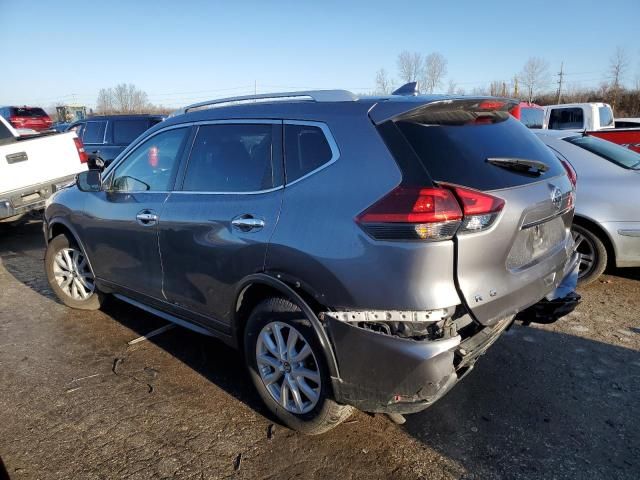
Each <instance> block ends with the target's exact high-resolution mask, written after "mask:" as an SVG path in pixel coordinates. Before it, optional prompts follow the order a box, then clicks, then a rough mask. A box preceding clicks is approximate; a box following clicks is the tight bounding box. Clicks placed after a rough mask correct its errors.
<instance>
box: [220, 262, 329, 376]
mask: <svg viewBox="0 0 640 480" xmlns="http://www.w3.org/2000/svg"><path fill="white" fill-rule="evenodd" d="M299 290H300V289H299ZM273 296H280V297H284V298H286V299H287V300H290V301H291V302H293V303H294V304H296V305H297V306H298V308H300V310H302V313H304V314H305V316H306V317H307V319H308V320H309V322H310V323H311V326H312V328H313V330H314V331H315V333H316V335H317V337H318V341H319V342H320V346H321V347H322V349H323V351H324V354H325V358H326V359H327V367H328V368H329V373H330V375H331V377H333V378H339V372H338V363H337V360H336V357H335V354H334V351H333V348H332V346H331V342H330V340H329V336H328V335H327V332H326V330H325V329H324V327H323V326H322V322H320V320H319V319H318V315H317V313H316V312H318V311H320V310H319V309H320V308H321V305H319V304H317V302H315V301H314V300H313V296H312V295H310V294H309V293H308V292H305V291H303V290H300V291H296V290H294V289H293V288H292V286H290V285H288V284H287V283H285V282H283V281H282V280H280V279H278V278H275V277H272V276H271V275H267V274H265V273H256V274H253V275H249V276H248V277H246V278H245V279H244V280H243V282H242V283H241V284H240V286H239V287H238V289H237V292H236V295H235V302H234V305H233V321H232V326H231V328H232V332H233V333H232V335H233V337H234V338H235V340H236V342H238V345H242V344H243V340H242V339H243V335H244V326H245V324H246V320H247V318H248V316H249V314H250V313H251V311H252V310H253V308H254V307H255V306H256V305H257V304H258V303H259V302H260V301H262V300H264V299H266V298H269V297H273Z"/></svg>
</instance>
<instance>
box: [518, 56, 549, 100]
mask: <svg viewBox="0 0 640 480" xmlns="http://www.w3.org/2000/svg"><path fill="white" fill-rule="evenodd" d="M519 80H520V83H521V84H522V86H523V87H524V90H525V92H526V94H527V100H528V101H529V102H533V98H534V97H535V95H536V94H537V93H538V92H539V91H540V90H541V89H542V88H544V87H545V86H546V85H547V84H548V83H549V65H548V64H547V62H546V61H545V60H543V59H542V58H539V57H531V58H529V60H527V63H525V64H524V67H523V68H522V71H521V72H520V75H519Z"/></svg>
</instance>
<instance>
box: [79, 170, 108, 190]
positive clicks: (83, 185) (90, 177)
mask: <svg viewBox="0 0 640 480" xmlns="http://www.w3.org/2000/svg"><path fill="white" fill-rule="evenodd" d="M76 185H77V186H78V190H80V191H81V192H99V191H100V190H102V178H101V175H100V170H87V171H86V172H80V173H79V174H78V175H77V176H76Z"/></svg>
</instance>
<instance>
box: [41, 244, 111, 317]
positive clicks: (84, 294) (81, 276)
mask: <svg viewBox="0 0 640 480" xmlns="http://www.w3.org/2000/svg"><path fill="white" fill-rule="evenodd" d="M44 262H45V269H46V272H47V280H48V281H49V286H50V287H51V289H52V290H53V291H54V293H55V294H56V296H57V297H58V298H59V299H60V301H62V303H64V304H65V305H67V306H68V307H71V308H77V309H81V310H97V309H98V308H100V305H101V304H102V301H103V294H102V293H101V292H99V291H98V290H97V288H96V284H95V279H94V276H93V272H92V271H91V267H90V266H89V262H88V261H87V257H86V256H85V254H84V253H83V252H82V250H81V249H80V247H79V246H78V245H77V244H76V243H75V242H74V241H73V240H71V239H69V238H68V237H67V236H66V235H64V234H61V235H58V236H56V237H55V238H53V239H52V240H51V241H50V242H49V245H47V252H46V254H45V257H44Z"/></svg>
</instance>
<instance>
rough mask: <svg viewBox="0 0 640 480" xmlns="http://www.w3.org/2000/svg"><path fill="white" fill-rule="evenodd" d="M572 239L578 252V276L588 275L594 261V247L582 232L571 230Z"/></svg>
mask: <svg viewBox="0 0 640 480" xmlns="http://www.w3.org/2000/svg"><path fill="white" fill-rule="evenodd" d="M571 233H572V234H573V241H574V242H575V245H576V246H575V248H576V251H577V252H578V253H579V254H580V267H579V270H578V278H582V277H584V276H585V275H588V274H589V273H591V271H592V270H593V268H594V266H595V263H596V247H595V245H594V244H593V242H592V241H591V239H590V238H588V237H587V236H585V235H583V234H582V233H579V232H576V231H575V230H572V231H571Z"/></svg>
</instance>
